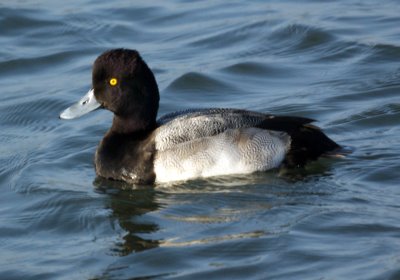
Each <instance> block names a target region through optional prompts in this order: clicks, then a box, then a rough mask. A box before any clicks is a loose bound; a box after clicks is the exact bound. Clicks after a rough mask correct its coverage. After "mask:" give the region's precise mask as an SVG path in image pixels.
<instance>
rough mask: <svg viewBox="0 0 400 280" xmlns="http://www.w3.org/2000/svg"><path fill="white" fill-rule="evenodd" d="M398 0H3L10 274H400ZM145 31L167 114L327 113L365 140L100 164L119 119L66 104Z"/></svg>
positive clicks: (4, 182) (334, 134)
mask: <svg viewBox="0 0 400 280" xmlns="http://www.w3.org/2000/svg"><path fill="white" fill-rule="evenodd" d="M399 7H400V6H399V5H398V1H394V0H393V1H390V0H385V1H356V0H351V1H344V0H343V1H339V0H338V1H313V0H304V1H289V0H288V1H251V2H250V1H241V0H238V1H230V2H229V3H228V2H226V1H134V2H130V1H123V0H117V1H111V2H104V3H98V1H89V0H86V1H76V0H75V1H68V2H66V3H58V2H57V1H46V0H38V1H3V2H2V3H1V4H0V27H1V32H0V43H1V45H2V48H1V50H0V85H1V94H0V131H1V133H0V187H1V190H2V196H1V198H0V278H1V279H143V278H155V279H159V278H167V279H207V278H210V279H399V278H400V269H399V267H400V253H399V252H400V227H399V224H400V218H399V217H400V208H399V200H400V188H399V182H400V180H399V177H400V176H399V175H398V174H399V173H398V170H399V168H400V164H399V163H400V156H399V154H400V125H399V121H400V102H399V92H400V82H399V78H400V66H399V65H400V64H399V61H400V33H399V26H400V17H399V14H400V8H399ZM115 47H126V48H134V49H137V50H139V51H140V52H141V54H142V56H143V58H144V59H145V60H146V61H147V63H148V64H149V66H150V67H151V68H152V69H153V71H154V72H155V75H156V78H157V81H158V83H159V87H160V90H161V104H160V112H159V114H160V115H162V114H165V113H168V112H172V111H175V110H181V109H185V108H193V107H211V106H212V107H234V108H245V109H252V110H257V111H261V112H269V113H275V114H281V115H298V116H303V117H309V118H314V119H316V120H318V122H317V123H316V124H317V125H319V126H320V127H323V128H324V130H325V131H326V133H327V134H328V135H329V136H330V137H331V138H333V139H334V140H336V141H337V142H338V143H341V144H343V145H346V146H350V147H353V148H354V152H353V153H352V154H351V155H349V156H347V157H346V158H345V159H339V160H337V159H336V160H332V159H328V160H326V159H325V160H320V161H318V162H315V163H312V164H310V165H308V166H307V167H306V168H305V169H302V170H295V171H293V172H289V173H287V174H281V173H279V172H278V171H271V172H266V173H256V174H252V175H246V176H227V177H218V178H211V179H208V180H194V181H188V182H180V183H176V184H170V185H160V186H158V187H157V188H153V187H150V186H141V187H138V186H136V187H132V186H129V185H126V184H123V183H117V182H111V181H107V180H103V179H100V178H96V176H95V173H94V169H93V154H94V151H95V149H96V145H97V144H98V142H99V141H100V140H101V138H102V137H103V135H104V133H105V132H106V130H107V129H108V127H109V126H110V122H111V118H112V116H111V114H110V113H109V112H106V111H98V112H95V113H93V114H91V115H88V116H86V117H84V118H81V119H79V120H74V121H61V120H59V119H58V114H59V112H60V111H61V110H62V109H64V108H65V107H66V106H69V105H70V104H71V103H72V102H74V101H75V100H78V99H79V97H80V96H81V95H83V94H84V93H85V92H86V91H87V90H88V89H89V88H90V86H91V85H90V83H91V65H92V62H93V60H94V59H95V58H96V57H97V55H99V54H100V53H102V52H103V51H105V50H107V49H110V48H115Z"/></svg>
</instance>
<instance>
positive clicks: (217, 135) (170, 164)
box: [60, 49, 340, 184]
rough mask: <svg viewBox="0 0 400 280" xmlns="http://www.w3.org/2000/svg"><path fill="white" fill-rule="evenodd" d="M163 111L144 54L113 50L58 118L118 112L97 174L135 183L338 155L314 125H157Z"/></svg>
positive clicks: (258, 118)
mask: <svg viewBox="0 0 400 280" xmlns="http://www.w3.org/2000/svg"><path fill="white" fill-rule="evenodd" d="M158 106H159V91H158V86H157V82H156V79H155V77H154V75H153V73H152V71H151V70H150V68H149V67H148V66H147V64H146V63H145V62H144V61H143V59H142V58H141V56H140V54H139V53H138V52H137V51H136V50H129V49H114V50H110V51H107V52H105V53H103V54H101V55H100V56H99V57H98V58H97V59H96V60H95V62H94V65H93V73H92V89H91V90H89V91H88V93H87V94H86V95H85V96H84V97H83V98H82V99H81V100H80V101H79V102H78V103H77V104H75V105H73V106H71V107H69V108H67V109H66V110H64V111H63V112H62V113H61V114H60V118H62V119H72V118H76V117H79V116H81V115H83V114H85V113H88V112H90V111H93V110H95V109H97V108H105V109H108V110H110V111H111V112H113V113H114V118H113V121H112V126H111V128H110V129H109V131H108V132H107V133H106V135H105V136H104V138H103V139H102V140H101V142H100V144H99V146H98V148H97V151H96V154H95V160H94V162H95V169H96V174H97V175H98V176H101V177H105V178H108V179H114V180H122V181H126V182H128V183H132V184H153V183H155V182H156V183H157V182H168V181H177V180H188V179H192V178H199V177H209V176H218V175H228V174H246V173H252V172H256V171H265V170H269V169H273V168H278V167H281V166H285V167H288V168H293V167H302V166H304V165H305V164H306V163H307V162H309V161H311V160H316V159H317V158H318V157H320V156H321V155H324V154H326V153H329V152H332V151H334V150H337V149H339V148H340V146H339V145H338V144H336V143H335V142H334V141H332V140H331V139H329V138H328V137H327V136H326V135H325V134H324V133H323V132H322V131H321V130H320V129H319V128H318V127H316V126H314V125H312V124H311V123H312V122H313V121H314V120H312V119H309V118H303V117H291V116H275V115H270V114H264V113H258V112H253V111H247V110H240V109H221V108H211V109H188V110H184V111H179V112H174V113H170V114H167V115H165V116H163V117H161V118H160V119H158V120H157V119H156V117H157V112H158Z"/></svg>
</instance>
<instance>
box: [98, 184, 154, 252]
mask: <svg viewBox="0 0 400 280" xmlns="http://www.w3.org/2000/svg"><path fill="white" fill-rule="evenodd" d="M93 184H94V186H95V187H96V188H97V191H98V192H101V193H105V194H107V195H108V196H109V197H110V200H109V201H108V204H107V205H106V208H109V209H111V210H112V214H111V219H113V220H114V219H116V220H117V222H118V224H119V225H120V227H121V228H122V229H124V230H125V231H126V234H125V235H124V236H123V237H122V240H121V241H120V242H118V243H117V244H116V246H115V248H113V252H115V253H117V254H118V255H120V256H126V255H129V254H131V253H133V252H140V251H144V250H148V249H152V248H156V247H158V246H159V243H160V242H159V240H153V239H145V238H142V237H140V236H139V235H145V234H149V233H154V232H157V231H158V230H159V227H158V225H157V224H154V223H149V222H143V221H142V220H140V219H138V217H140V216H142V215H144V214H146V213H148V212H151V211H156V210H157V209H159V207H160V205H159V203H157V202H156V201H155V195H156V191H155V190H154V188H153V187H151V186H147V187H146V186H143V187H140V188H132V186H130V185H126V184H125V183H120V182H114V181H109V180H105V179H102V178H96V180H95V181H94V183H93Z"/></svg>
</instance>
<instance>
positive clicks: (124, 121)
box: [110, 115, 156, 134]
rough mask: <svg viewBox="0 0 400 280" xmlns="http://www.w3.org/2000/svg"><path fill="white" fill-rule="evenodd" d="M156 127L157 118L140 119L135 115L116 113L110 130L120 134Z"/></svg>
mask: <svg viewBox="0 0 400 280" xmlns="http://www.w3.org/2000/svg"><path fill="white" fill-rule="evenodd" d="M155 128H156V120H155V119H154V120H138V119H137V118H135V117H134V116H127V117H121V116H117V115H114V119H113V122H112V126H111V129H110V131H111V132H114V133H118V134H132V133H140V132H145V131H151V130H154V129H155Z"/></svg>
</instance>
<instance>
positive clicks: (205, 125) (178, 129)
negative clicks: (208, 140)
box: [155, 108, 314, 150]
mask: <svg viewBox="0 0 400 280" xmlns="http://www.w3.org/2000/svg"><path fill="white" fill-rule="evenodd" d="M313 121H314V120H312V119H308V118H302V117H277V116H274V115H269V114H263V113H258V112H253V111H247V110H240V109H219V108H215V109H189V110H184V111H178V112H174V113H170V114H167V115H165V116H163V117H161V118H160V119H159V120H158V125H159V127H158V128H157V130H156V134H155V143H156V149H157V150H166V149H170V148H172V147H174V146H175V145H177V144H180V143H184V142H188V141H193V140H195V139H199V138H203V137H209V136H213V135H217V134H220V133H222V132H224V131H225V130H227V129H237V128H246V127H257V128H262V129H268V130H274V131H284V132H286V133H288V134H290V133H289V131H291V130H293V129H295V128H298V127H299V126H302V125H304V124H307V123H310V122H313Z"/></svg>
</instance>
